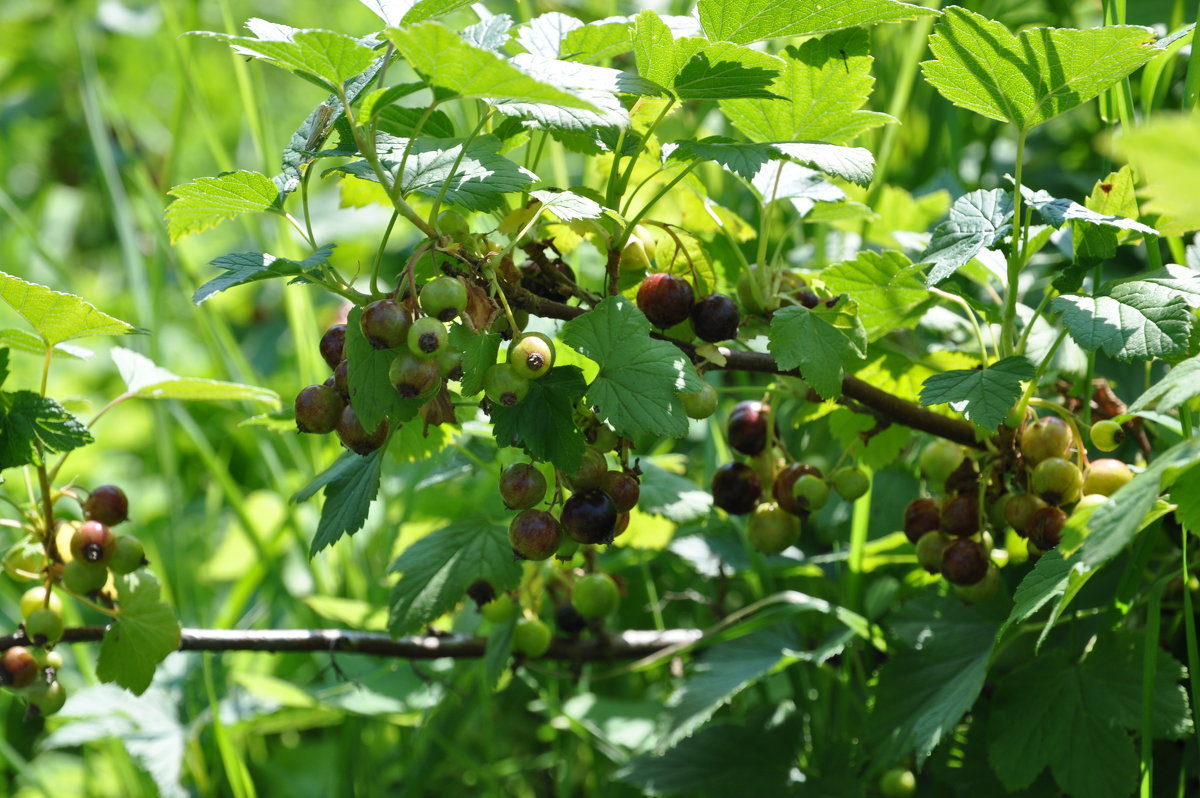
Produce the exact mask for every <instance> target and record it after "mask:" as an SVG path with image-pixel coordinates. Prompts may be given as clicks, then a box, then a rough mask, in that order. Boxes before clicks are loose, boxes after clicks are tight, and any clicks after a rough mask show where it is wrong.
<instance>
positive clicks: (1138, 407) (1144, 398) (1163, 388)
mask: <svg viewBox="0 0 1200 798" xmlns="http://www.w3.org/2000/svg"><path fill="white" fill-rule="evenodd" d="M1197 396H1200V355H1198V356H1196V357H1193V358H1189V359H1188V360H1185V361H1183V362H1182V363H1179V364H1177V365H1176V366H1175V367H1174V368H1173V369H1171V370H1170V371H1169V372H1167V375H1166V376H1165V377H1163V378H1161V379H1160V380H1159V381H1158V382H1156V383H1154V385H1152V386H1150V388H1148V389H1147V390H1146V392H1145V393H1143V394H1142V395H1141V396H1139V397H1138V398H1137V399H1136V400H1134V402H1133V404H1131V405H1130V406H1129V412H1131V413H1140V412H1141V411H1143V410H1147V409H1149V408H1151V407H1154V406H1157V407H1158V411H1159V412H1160V413H1169V412H1170V411H1172V410H1177V409H1179V408H1180V407H1183V405H1184V404H1185V403H1186V402H1190V401H1191V400H1192V399H1195V398H1196V397H1197Z"/></svg>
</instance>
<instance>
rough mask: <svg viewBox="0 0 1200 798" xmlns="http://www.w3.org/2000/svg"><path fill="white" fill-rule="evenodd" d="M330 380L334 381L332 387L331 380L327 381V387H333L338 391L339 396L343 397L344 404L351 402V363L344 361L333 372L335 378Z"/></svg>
mask: <svg viewBox="0 0 1200 798" xmlns="http://www.w3.org/2000/svg"><path fill="white" fill-rule="evenodd" d="M329 379H331V380H333V384H332V386H331V385H330V383H329V380H325V386H326V387H332V388H333V390H335V391H337V393H338V396H340V397H342V401H343V402H349V401H350V361H349V360H343V361H342V362H341V363H338V364H337V368H335V369H334V370H333V376H332V377H330V378H329Z"/></svg>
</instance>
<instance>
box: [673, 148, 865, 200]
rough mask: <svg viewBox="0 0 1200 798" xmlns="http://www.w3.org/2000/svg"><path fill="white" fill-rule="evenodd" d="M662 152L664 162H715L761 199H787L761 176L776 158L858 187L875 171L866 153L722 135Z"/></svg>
mask: <svg viewBox="0 0 1200 798" xmlns="http://www.w3.org/2000/svg"><path fill="white" fill-rule="evenodd" d="M668 148H669V149H668ZM663 151H664V152H666V153H668V160H677V161H691V160H709V161H715V162H716V163H719V164H720V165H721V166H723V167H725V168H726V169H728V170H729V171H731V172H733V173H734V174H736V175H738V176H739V177H742V178H744V179H745V180H748V181H751V182H752V184H753V185H754V186H755V187H756V188H758V189H759V192H760V193H761V194H763V196H764V197H766V198H770V197H774V199H777V200H781V199H785V198H788V197H789V196H791V195H790V194H789V192H788V188H787V187H784V190H783V191H780V190H779V188H780V186H779V183H778V182H777V181H774V180H772V179H771V178H770V177H767V176H766V175H764V172H766V171H767V170H771V171H770V173H769V174H770V175H771V177H773V176H774V174H775V171H774V170H772V169H771V166H770V164H771V162H772V159H773V158H775V157H777V156H780V155H782V156H783V157H785V158H787V159H789V160H791V161H796V162H797V163H802V164H807V165H809V166H812V167H813V168H815V169H819V170H820V171H822V172H825V173H827V174H831V175H833V176H835V177H841V178H843V179H845V180H849V181H851V182H854V183H858V184H860V185H866V184H868V183H870V182H871V175H872V174H873V173H874V169H875V159H874V157H873V156H872V155H871V153H870V151H868V150H864V149H862V148H861V147H842V146H839V145H836V144H821V143H814V142H799V141H788V142H773V143H757V144H749V143H745V142H737V141H733V140H731V139H727V138H725V137H723V136H710V137H708V138H706V139H703V140H701V141H678V142H674V143H673V144H671V145H668V147H664V148H663ZM764 178H766V179H765V180H764ZM793 179H794V178H793ZM764 183H765V184H764ZM768 186H769V188H768ZM844 197H845V195H844V194H841V195H840V196H838V197H836V199H843V198H844Z"/></svg>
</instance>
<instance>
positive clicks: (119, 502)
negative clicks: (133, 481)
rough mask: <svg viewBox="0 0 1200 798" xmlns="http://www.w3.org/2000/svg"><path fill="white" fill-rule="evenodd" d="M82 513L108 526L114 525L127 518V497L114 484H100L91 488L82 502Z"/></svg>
mask: <svg viewBox="0 0 1200 798" xmlns="http://www.w3.org/2000/svg"><path fill="white" fill-rule="evenodd" d="M83 515H84V517H85V518H89V519H91V520H93V521H99V522H100V523H102V524H107V525H108V526H116V525H117V524H119V523H121V522H122V521H124V520H125V519H127V518H129V499H128V498H127V497H126V496H125V491H123V490H121V489H120V488H118V487H117V486H116V485H101V486H100V487H98V488H96V489H95V490H93V491H92V492H91V493H90V494H89V495H88V497H87V501H86V502H84V504H83Z"/></svg>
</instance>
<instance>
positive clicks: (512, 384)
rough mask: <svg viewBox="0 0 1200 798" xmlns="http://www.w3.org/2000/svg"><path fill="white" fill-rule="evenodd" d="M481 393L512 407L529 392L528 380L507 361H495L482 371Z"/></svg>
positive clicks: (500, 403) (497, 402)
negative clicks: (495, 362)
mask: <svg viewBox="0 0 1200 798" xmlns="http://www.w3.org/2000/svg"><path fill="white" fill-rule="evenodd" d="M483 393H484V395H485V396H487V398H488V399H490V400H491V401H493V402H495V403H496V404H498V405H504V406H505V407H512V406H513V405H515V404H516V403H517V402H520V401H521V400H522V399H524V398H525V397H526V395H528V393H529V380H527V379H525V378H524V377H522V376H521V375H520V374H518V373H517V372H516V371H515V370H513V367H512V366H510V365H509V364H508V363H497V364H496V365H494V366H490V367H489V368H488V370H487V371H485V372H484V373H483Z"/></svg>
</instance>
